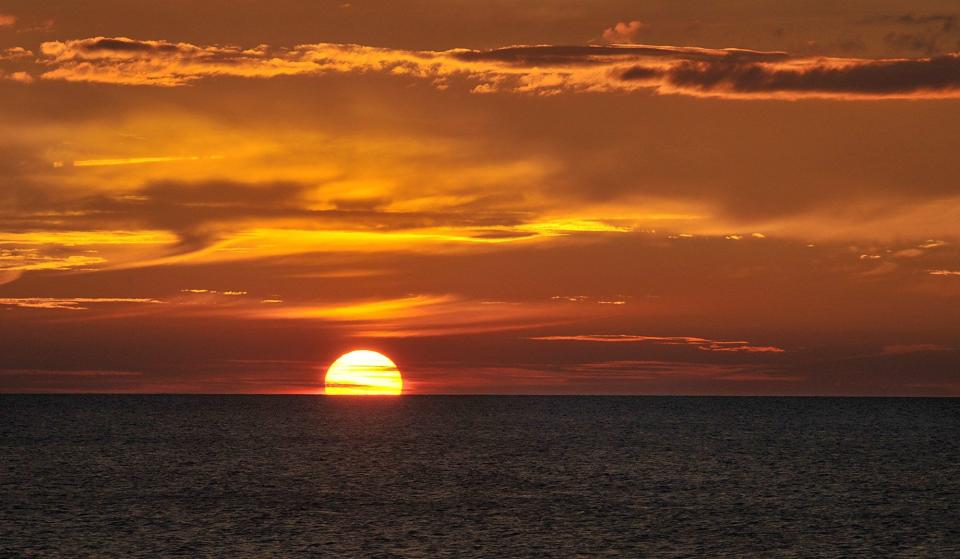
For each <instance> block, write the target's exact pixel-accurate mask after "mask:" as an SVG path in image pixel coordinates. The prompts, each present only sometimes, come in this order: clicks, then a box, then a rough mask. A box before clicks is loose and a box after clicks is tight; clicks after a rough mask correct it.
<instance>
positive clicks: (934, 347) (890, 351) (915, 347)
mask: <svg viewBox="0 0 960 559" xmlns="http://www.w3.org/2000/svg"><path fill="white" fill-rule="evenodd" d="M921 351H955V349H954V348H952V347H947V346H943V345H939V344H896V345H887V346H883V350H882V351H881V354H882V355H902V354H904V353H917V352H921Z"/></svg>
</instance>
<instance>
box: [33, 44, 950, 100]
mask: <svg viewBox="0 0 960 559" xmlns="http://www.w3.org/2000/svg"><path fill="white" fill-rule="evenodd" d="M41 52H42V57H41V62H42V63H43V64H44V65H46V66H48V67H50V68H51V69H49V70H47V71H46V72H44V73H43V75H42V77H43V78H44V79H60V80H68V81H87V82H100V83H113V84H121V85H157V86H168V87H173V86H182V85H185V84H188V83H190V82H193V81H196V80H200V79H204V78H211V77H217V76H233V77H244V78H272V77H277V76H284V75H321V74H329V73H371V72H377V73H388V74H392V75H396V76H406V77H409V78H417V79H427V80H430V81H431V82H432V83H434V84H442V89H445V88H447V87H449V80H450V79H454V78H459V79H462V80H464V81H465V82H466V83H469V84H473V85H472V87H473V91H475V92H478V93H494V92H514V93H528V94H537V95H552V94H558V93H571V92H573V93H576V92H648V93H655V94H661V95H690V96H701V97H726V98H741V99H770V98H782V99H803V98H831V99H883V98H957V97H960V55H957V54H944V55H940V56H931V57H925V58H895V59H863V58H804V57H791V56H790V55H789V54H788V53H785V52H780V51H756V50H749V49H737V48H727V49H708V48H699V47H690V46H662V45H622V46H612V45H607V46H601V45H585V46H555V45H533V46H524V45H521V46H511V47H504V48H496V49H489V50H471V49H452V50H447V51H412V50H400V49H387V48H377V47H369V46H363V45H351V44H334V43H318V44H306V45H298V46H295V47H292V48H271V47H269V46H266V45H260V46H257V47H255V48H253V49H243V48H241V47H236V46H220V45H210V46H198V45H193V44H189V43H172V42H166V41H156V40H151V41H138V40H134V39H129V38H126V37H118V38H106V37H95V38H90V39H78V40H71V41H54V42H47V43H44V44H43V45H42V47H41Z"/></svg>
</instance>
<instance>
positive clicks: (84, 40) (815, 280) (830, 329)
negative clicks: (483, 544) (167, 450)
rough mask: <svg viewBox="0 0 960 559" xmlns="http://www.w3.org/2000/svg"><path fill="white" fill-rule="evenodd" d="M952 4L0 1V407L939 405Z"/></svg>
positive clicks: (952, 174) (958, 136)
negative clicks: (565, 400)
mask: <svg viewBox="0 0 960 559" xmlns="http://www.w3.org/2000/svg"><path fill="white" fill-rule="evenodd" d="M958 53H960V10H958V9H957V6H956V3H955V2H952V1H937V0H923V1H910V2H906V1H891V0H871V1H850V2H844V3H837V2H827V1H820V0H803V1H797V2H789V3H787V2H780V1H760V0H734V1H730V2H724V3H722V5H721V3H717V2H704V1H692V0H669V1H667V0H649V1H645V2H623V1H607V0H598V1H591V2H585V1H575V0H551V1H542V0H524V1H519V0H493V1H491V2H488V3H485V4H484V5H483V6H480V5H478V4H476V3H474V2H469V3H468V2H464V1H461V0H443V1H436V2H433V1H420V2H401V1H396V0H391V1H367V0H350V1H344V0H338V1H330V2H326V1H314V2H305V1H292V0H273V1H272V2H254V1H251V0H240V1H227V0H190V1H186V0H170V1H167V2H162V3H161V2H146V1H140V0H138V1H130V0H122V1H121V0H90V1H87V2H73V1H65V0H48V1H44V2H36V1H34V0H6V1H4V0H0V392H149V393H155V392H186V393H317V392H318V391H321V390H322V377H323V372H324V370H325V368H326V366H327V365H329V364H330V363H331V362H332V361H334V360H335V359H336V358H337V357H338V356H339V355H341V354H344V353H346V352H348V351H351V350H355V349H371V350H376V351H380V352H382V353H384V354H386V355H388V356H389V357H390V358H391V359H392V360H393V361H394V362H396V363H397V365H398V367H399V368H400V370H401V371H402V373H403V375H404V387H405V391H406V392H408V393H421V394H428V393H447V394H460V393H472V394H485V393H493V394H652V395H659V394H690V395H708V394H709V395H869V396H894V395H896V396H957V395H960V244H958V243H960V182H958V181H960V179H958V177H960V157H957V146H958V145H960V54H958Z"/></svg>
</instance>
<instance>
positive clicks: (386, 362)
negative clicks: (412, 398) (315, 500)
mask: <svg viewBox="0 0 960 559" xmlns="http://www.w3.org/2000/svg"><path fill="white" fill-rule="evenodd" d="M324 385H325V392H326V393H327V394H331V395H338V396H343V395H347V396H377V395H398V394H401V393H402V392H403V377H401V376H400V370H399V369H398V368H397V365H396V364H395V363H394V362H393V361H391V360H390V359H389V358H388V357H387V356H386V355H383V354H382V353H377V352H376V351H368V350H357V351H351V352H350V353H345V354H343V355H341V356H340V357H339V358H338V359H337V360H336V361H334V362H333V364H331V365H330V368H328V369H327V376H326V379H325V380H324Z"/></svg>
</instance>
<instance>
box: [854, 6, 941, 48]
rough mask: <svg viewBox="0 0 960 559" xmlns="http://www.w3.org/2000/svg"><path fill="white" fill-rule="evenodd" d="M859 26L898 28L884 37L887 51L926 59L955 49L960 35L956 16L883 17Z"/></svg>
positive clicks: (907, 14)
mask: <svg viewBox="0 0 960 559" xmlns="http://www.w3.org/2000/svg"><path fill="white" fill-rule="evenodd" d="M860 23H863V24H870V25H887V26H891V25H892V26H895V27H896V28H897V30H895V31H889V32H888V33H886V34H885V35H884V36H883V41H884V43H886V45H887V46H888V47H890V48H893V49H896V50H901V51H913V52H921V53H925V54H927V55H933V54H935V53H938V52H943V51H945V50H952V49H953V48H955V47H956V46H957V44H958V43H957V41H956V39H957V38H958V31H960V25H958V23H960V18H958V16H957V15H956V14H943V13H939V14H938V13H933V14H912V13H906V14H899V15H884V16H876V17H871V18H867V19H864V20H862V21H861V22H860ZM904 29H908V30H904Z"/></svg>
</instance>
